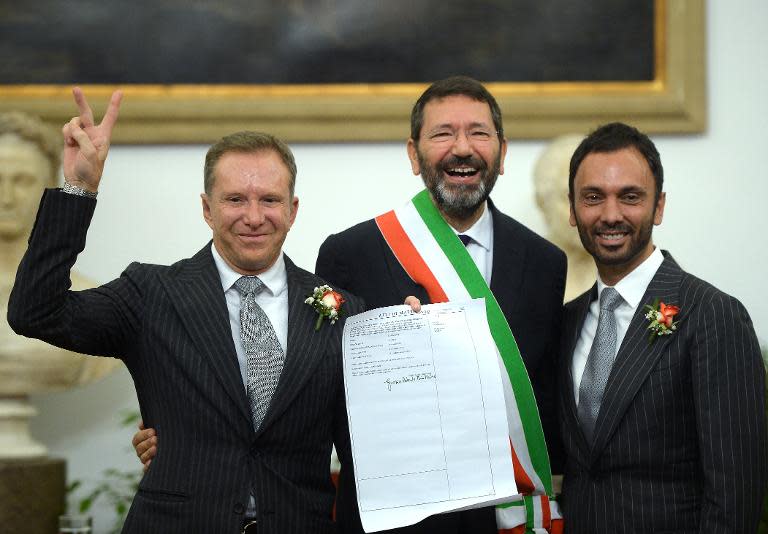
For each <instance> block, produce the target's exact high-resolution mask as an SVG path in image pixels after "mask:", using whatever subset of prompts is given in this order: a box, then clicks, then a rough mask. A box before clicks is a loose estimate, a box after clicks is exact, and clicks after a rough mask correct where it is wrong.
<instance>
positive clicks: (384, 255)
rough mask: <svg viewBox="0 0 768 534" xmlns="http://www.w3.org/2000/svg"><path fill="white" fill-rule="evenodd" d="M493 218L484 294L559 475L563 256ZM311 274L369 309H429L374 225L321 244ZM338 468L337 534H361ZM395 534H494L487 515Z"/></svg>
mask: <svg viewBox="0 0 768 534" xmlns="http://www.w3.org/2000/svg"><path fill="white" fill-rule="evenodd" d="M489 205H490V209H491V213H492V216H493V235H494V237H493V240H494V244H493V268H492V277H491V284H490V286H491V291H493V294H494V296H495V297H496V299H497V301H498V303H499V306H500V307H501V309H502V311H503V312H504V315H505V317H506V319H507V321H508V322H509V325H510V327H511V328H512V332H513V333H514V335H515V339H516V340H517V343H518V345H519V347H520V352H521V354H522V356H523V361H524V363H525V366H526V369H527V370H528V375H529V376H530V378H531V383H532V385H533V389H534V393H535V394H536V401H537V404H538V407H539V414H540V417H541V420H542V425H543V426H544V432H545V436H546V439H547V444H548V449H549V452H550V462H551V464H552V467H553V470H554V472H556V473H559V472H560V471H558V470H559V469H562V467H561V464H562V460H561V458H562V456H561V448H560V445H559V437H558V429H557V421H556V417H555V402H556V399H555V387H554V386H555V380H554V377H555V375H556V370H555V359H556V358H555V357H556V352H557V346H556V340H557V339H558V336H559V331H560V318H561V315H560V312H561V308H562V302H563V292H564V290H565V255H564V254H563V252H562V251H560V250H559V249H557V248H556V247H555V246H554V245H552V244H551V243H549V242H547V241H546V240H544V239H542V238H541V237H540V236H538V235H536V234H534V233H533V232H531V231H530V230H529V229H528V228H526V227H524V226H523V225H521V224H520V223H518V222H517V221H515V220H514V219H512V218H510V217H508V216H506V215H504V214H503V213H501V212H499V211H498V210H497V209H496V208H495V207H494V206H493V203H489ZM315 272H316V273H317V274H318V275H319V276H321V277H323V278H327V279H328V280H329V281H330V282H332V283H334V284H336V285H338V286H339V287H343V288H345V289H347V290H349V291H351V292H353V293H354V294H356V295H359V296H360V297H362V298H363V299H364V300H365V302H366V304H367V305H368V306H369V307H371V308H375V307H380V306H391V305H393V304H401V303H402V302H403V299H404V297H405V296H406V295H414V296H417V297H419V299H420V300H421V301H422V302H429V298H428V296H427V293H426V291H425V290H424V288H423V287H422V286H419V285H417V284H416V283H415V282H413V280H411V279H410V278H409V277H408V274H407V273H406V272H405V270H403V268H402V266H401V265H400V263H399V262H398V261H397V259H396V258H395V256H394V254H392V251H391V250H390V248H389V246H388V245H387V243H386V241H384V239H383V238H382V236H381V233H380V232H379V230H378V228H377V226H376V223H375V222H374V221H372V220H371V221H366V222H363V223H361V224H358V225H356V226H353V227H352V228H349V229H347V230H345V231H343V232H341V233H339V234H336V235H332V236H330V237H329V238H328V239H326V241H325V242H324V243H323V244H322V246H321V247H320V252H319V254H318V258H317V266H316V268H315ZM344 454H345V452H344V451H342V450H340V451H339V456H340V459H341V460H342V468H341V473H340V485H339V495H338V500H337V517H338V521H339V530H340V532H341V533H342V534H353V533H354V534H359V533H361V532H363V530H362V526H361V524H360V518H359V512H358V510H357V502H356V499H357V497H356V494H355V488H354V478H353V474H352V472H351V470H350V469H347V467H345V466H347V465H351V461H350V460H349V459H346V460H345V458H344ZM387 532H393V533H394V532H397V533H398V534H406V533H407V534H416V533H419V534H422V533H423V534H431V533H433V532H438V533H440V534H459V533H466V534H482V533H489V534H490V533H493V534H495V533H496V532H497V530H496V520H495V517H494V510H493V507H487V508H481V509H476V510H471V511H467V512H461V513H449V514H440V515H435V516H432V517H429V518H427V519H425V520H424V521H422V522H420V523H418V524H416V525H413V526H410V527H405V528H402V529H396V530H394V531H387Z"/></svg>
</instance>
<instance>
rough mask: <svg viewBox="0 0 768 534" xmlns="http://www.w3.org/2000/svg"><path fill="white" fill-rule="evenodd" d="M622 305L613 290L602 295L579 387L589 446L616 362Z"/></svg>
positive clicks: (582, 423)
mask: <svg viewBox="0 0 768 534" xmlns="http://www.w3.org/2000/svg"><path fill="white" fill-rule="evenodd" d="M622 301H623V299H622V298H621V295H619V292H618V291H616V290H615V289H614V288H612V287H606V288H605V289H603V291H602V293H600V316H599V317H598V319H597V331H596V332H595V339H594V340H593V341H592V348H591V349H590V350H589V356H587V365H586V367H585V368H584V374H583V375H582V377H581V385H580V386H579V406H578V411H579V420H580V421H581V427H582V429H583V430H584V435H585V436H586V437H587V441H588V442H589V443H592V438H593V433H594V430H595V422H596V421H597V414H598V413H599V412H600V404H601V403H602V401H603V393H604V392H605V385H606V384H607V383H608V375H610V374H611V368H612V367H613V360H614V359H615V358H616V316H615V315H614V313H613V311H614V310H615V309H616V307H617V306H618V305H619V304H621V302H622Z"/></svg>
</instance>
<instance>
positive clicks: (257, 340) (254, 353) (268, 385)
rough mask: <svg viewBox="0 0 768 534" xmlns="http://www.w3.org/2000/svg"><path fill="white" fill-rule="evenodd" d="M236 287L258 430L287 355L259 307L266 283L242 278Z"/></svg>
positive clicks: (247, 375)
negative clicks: (260, 294)
mask: <svg viewBox="0 0 768 534" xmlns="http://www.w3.org/2000/svg"><path fill="white" fill-rule="evenodd" d="M235 287H236V288H237V290H238V291H239V292H240V339H241V340H242V342H243V348H244V349H245V359H246V378H247V383H246V389H247V391H248V402H249V404H250V405H251V418H252V419H253V429H254V430H258V429H259V426H261V422H262V421H263V420H264V415H265V414H266V413H267V408H269V402H270V401H271V400H272V394H273V393H274V392H275V388H277V382H278V381H279V380H280V373H281V372H282V370H283V361H284V360H285V355H284V354H283V348H282V347H281V346H280V342H279V341H278V340H277V334H275V329H274V328H273V327H272V323H271V322H270V321H269V318H268V317H267V314H265V313H264V310H262V309H261V306H259V305H258V304H256V295H257V294H258V293H259V292H260V291H261V290H262V289H263V288H264V282H262V281H261V280H259V279H258V278H257V277H255V276H242V277H240V279H239V280H238V281H237V282H235Z"/></svg>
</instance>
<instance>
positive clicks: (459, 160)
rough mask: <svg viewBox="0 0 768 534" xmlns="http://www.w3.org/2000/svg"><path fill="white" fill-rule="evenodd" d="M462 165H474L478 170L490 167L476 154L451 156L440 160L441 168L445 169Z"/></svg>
mask: <svg viewBox="0 0 768 534" xmlns="http://www.w3.org/2000/svg"><path fill="white" fill-rule="evenodd" d="M460 165H466V166H467V167H474V168H475V169H477V170H478V171H484V170H486V169H487V168H488V166H487V165H486V164H485V161H483V160H482V159H481V158H478V157H475V156H451V157H449V158H447V159H444V160H442V161H441V162H440V170H441V171H445V170H448V169H452V168H453V167H458V166H460Z"/></svg>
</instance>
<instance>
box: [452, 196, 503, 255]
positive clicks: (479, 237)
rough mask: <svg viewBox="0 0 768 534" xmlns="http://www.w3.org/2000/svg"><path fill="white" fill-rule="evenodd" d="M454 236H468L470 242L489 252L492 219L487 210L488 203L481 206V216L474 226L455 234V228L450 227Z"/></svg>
mask: <svg viewBox="0 0 768 534" xmlns="http://www.w3.org/2000/svg"><path fill="white" fill-rule="evenodd" d="M451 229H452V230H453V232H454V233H455V234H456V235H459V233H462V234H464V235H468V236H469V237H471V238H472V240H473V241H474V242H475V243H477V244H478V245H480V246H481V247H483V248H484V249H485V250H491V236H492V235H493V234H492V232H493V217H492V216H491V210H490V209H489V208H488V202H485V203H484V205H483V214H482V215H480V218H479V219H478V220H476V221H475V224H473V225H472V226H470V227H469V228H468V229H467V230H465V231H464V232H457V231H456V229H455V228H453V227H451Z"/></svg>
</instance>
